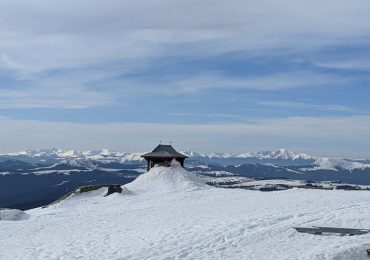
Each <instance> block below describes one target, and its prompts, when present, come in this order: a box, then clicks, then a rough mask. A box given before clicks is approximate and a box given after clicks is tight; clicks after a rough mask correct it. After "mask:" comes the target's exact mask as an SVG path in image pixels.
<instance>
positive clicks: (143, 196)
mask: <svg viewBox="0 0 370 260" xmlns="http://www.w3.org/2000/svg"><path fill="white" fill-rule="evenodd" d="M106 191H107V189H106V188H101V189H99V190H96V191H92V192H89V193H82V194H78V195H76V196H72V197H70V198H68V199H66V200H64V201H62V202H60V203H57V204H54V205H52V206H49V207H47V208H44V209H42V208H37V209H33V210H29V211H27V212H26V213H27V214H29V215H30V216H31V217H30V219H28V220H25V221H15V222H14V221H0V234H1V243H0V259H274V260H275V259H279V260H280V259H310V260H311V259H367V258H366V249H367V248H370V242H369V241H370V235H363V236H344V237H341V236H316V235H309V234H302V233H298V232H296V231H295V230H293V229H292V226H314V225H317V226H336V227H353V228H361V227H360V226H359V222H358V221H361V223H362V225H363V226H364V227H365V228H370V218H369V207H370V192H358V191H340V190H334V191H322V190H302V189H292V190H286V191H279V192H259V191H248V190H239V189H219V188H210V187H208V186H207V185H205V184H204V183H202V182H201V181H199V180H198V179H197V178H195V177H194V176H193V175H192V173H188V172H186V171H185V170H183V169H182V168H179V167H178V166H175V167H171V168H163V167H155V168H153V169H152V170H151V171H150V172H149V173H145V174H144V175H142V176H141V177H139V178H137V179H136V180H135V181H134V182H132V183H130V184H128V185H125V186H123V193H122V194H112V195H110V196H108V197H105V196H104V195H105V194H106Z"/></svg>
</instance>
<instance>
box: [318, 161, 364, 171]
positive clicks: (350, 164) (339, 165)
mask: <svg viewBox="0 0 370 260" xmlns="http://www.w3.org/2000/svg"><path fill="white" fill-rule="evenodd" d="M314 165H315V168H314V170H332V171H338V169H345V170H348V171H353V170H355V169H365V168H370V164H366V163H361V162H356V161H350V160H345V159H331V158H319V159H317V160H316V161H315V163H314Z"/></svg>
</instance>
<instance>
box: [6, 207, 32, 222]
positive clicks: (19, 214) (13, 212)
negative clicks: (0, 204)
mask: <svg viewBox="0 0 370 260" xmlns="http://www.w3.org/2000/svg"><path fill="white" fill-rule="evenodd" d="M28 218H29V215H28V214H26V213H24V212H23V211H21V210H18V209H0V221H2V220H7V221H17V220H26V219H28Z"/></svg>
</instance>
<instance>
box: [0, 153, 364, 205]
mask: <svg viewBox="0 0 370 260" xmlns="http://www.w3.org/2000/svg"><path fill="white" fill-rule="evenodd" d="M183 153H184V154H186V155H188V156H189V158H188V159H187V160H186V162H185V165H186V167H187V168H188V170H189V171H191V172H193V173H195V174H198V175H199V176H200V177H202V178H204V179H206V181H207V183H209V184H215V185H218V186H220V185H221V186H222V187H226V188H227V187H230V188H232V187H236V186H239V187H242V186H243V187H247V186H250V185H249V184H245V182H249V181H253V180H297V181H303V182H307V183H312V182H331V183H344V184H352V185H359V184H361V185H370V161H368V160H350V159H331V158H319V157H314V156H310V155H307V154H303V153H295V152H290V151H288V150H284V149H281V150H276V151H263V152H252V153H242V154H229V153H211V154H200V153H195V152H191V151H184V152H183ZM141 154H142V153H124V152H114V151H109V150H101V151H74V150H71V151H63V150H58V149H52V150H29V151H23V152H18V153H9V154H0V208H1V207H14V208H20V209H29V208H32V207H38V206H41V205H45V204H47V203H50V202H52V201H54V200H56V199H57V198H59V197H61V196H63V195H65V194H66V193H68V192H69V191H71V190H72V189H75V188H77V187H80V186H85V185H93V184H94V185H95V184H120V185H123V184H126V183H128V182H131V181H132V180H134V179H135V178H136V177H137V176H139V175H140V174H142V173H144V172H146V170H145V168H146V163H145V161H144V160H143V158H141ZM239 184H240V185H239ZM266 184H267V185H268V182H266Z"/></svg>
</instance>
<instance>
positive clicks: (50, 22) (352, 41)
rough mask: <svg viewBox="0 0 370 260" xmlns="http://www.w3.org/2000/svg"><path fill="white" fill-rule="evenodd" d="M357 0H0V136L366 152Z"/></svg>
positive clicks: (10, 141)
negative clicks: (227, 0) (59, 0)
mask: <svg viewBox="0 0 370 260" xmlns="http://www.w3.org/2000/svg"><path fill="white" fill-rule="evenodd" d="M368 13H370V3H368V2H367V1H360V0H355V1H351V2H350V3H349V2H348V1H343V0H336V1H333V0H329V1H325V3H323V2H322V1H316V0H314V1H299V2H298V1H293V0H283V1H279V2H276V1H272V0H263V1H250V0H248V1H241V0H235V1H230V2H227V3H226V2H225V1H210V0H203V1H201V2H199V1H169V0H168V1H167V0H156V1H149V0H147V1H140V3H138V2H137V1H113V0H109V1H104V2H101V1H85V0H79V1H70V0H67V1H63V2H60V3H50V2H49V1H41V0H33V1H25V0H23V1H22V0H15V1H2V2H1V3H0V37H1V39H2V41H1V42H0V123H1V126H0V134H1V136H2V137H0V150H1V151H3V152H7V151H14V150H20V149H30V148H51V147H58V148H63V149H100V148H111V149H114V150H122V151H146V150H150V149H151V148H152V146H154V145H155V144H156V143H157V142H158V140H164V141H165V142H169V141H173V142H174V143H175V145H176V146H177V147H179V149H187V150H195V151H200V152H217V151H219V152H223V151H227V152H243V151H252V150H267V149H278V148H288V149H291V150H295V151H302V152H307V153H311V154H314V155H326V156H331V157H356V158H359V157H361V158H364V157H366V158H370V154H369V153H370V148H369V147H370V141H369V140H370V105H369V101H368V100H369V97H370V88H369V83H370V73H369V72H370V27H369V26H368V24H370V17H369V15H368Z"/></svg>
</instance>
